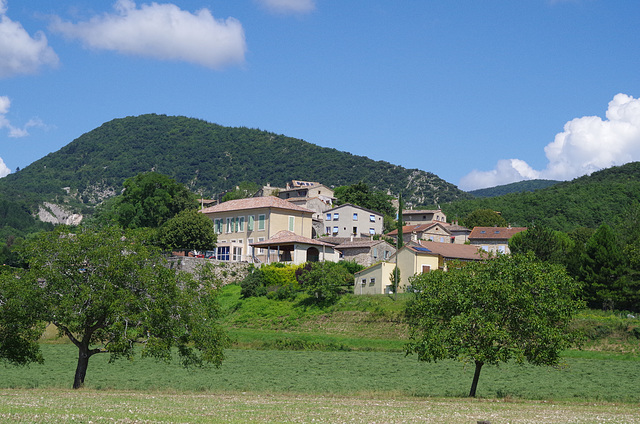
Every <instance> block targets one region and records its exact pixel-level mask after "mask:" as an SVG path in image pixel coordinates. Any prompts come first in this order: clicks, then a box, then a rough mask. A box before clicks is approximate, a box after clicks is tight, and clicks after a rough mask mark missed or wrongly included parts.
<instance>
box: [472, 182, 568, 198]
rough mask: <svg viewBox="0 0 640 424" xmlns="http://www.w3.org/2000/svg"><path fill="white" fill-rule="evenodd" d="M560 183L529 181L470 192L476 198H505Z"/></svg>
mask: <svg viewBox="0 0 640 424" xmlns="http://www.w3.org/2000/svg"><path fill="white" fill-rule="evenodd" d="M559 182H560V181H555V180H527V181H520V182H517V183H511V184H504V185H499V186H495V187H489V188H481V189H478V190H473V191H469V194H471V195H472V196H474V197H495V196H503V195H505V194H511V193H521V192H523V191H535V190H540V189H541V188H547V187H551V186H552V185H556V184H558V183H559Z"/></svg>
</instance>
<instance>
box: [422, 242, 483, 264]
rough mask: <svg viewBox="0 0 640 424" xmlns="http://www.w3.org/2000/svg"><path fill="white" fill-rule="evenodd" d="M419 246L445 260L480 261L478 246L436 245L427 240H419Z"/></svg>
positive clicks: (480, 255)
mask: <svg viewBox="0 0 640 424" xmlns="http://www.w3.org/2000/svg"><path fill="white" fill-rule="evenodd" d="M420 246H422V247H426V248H427V249H429V250H431V251H432V252H433V253H437V254H439V255H442V256H443V257H444V258H445V259H473V260H480V259H482V254H481V253H480V252H479V250H478V246H472V245H470V244H453V243H436V242H433V241H428V240H420Z"/></svg>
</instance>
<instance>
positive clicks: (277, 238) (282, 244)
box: [251, 230, 340, 265]
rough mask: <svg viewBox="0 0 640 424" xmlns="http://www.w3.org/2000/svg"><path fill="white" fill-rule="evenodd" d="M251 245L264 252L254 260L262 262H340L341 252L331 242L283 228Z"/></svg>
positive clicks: (298, 263) (295, 263)
mask: <svg viewBox="0 0 640 424" xmlns="http://www.w3.org/2000/svg"><path fill="white" fill-rule="evenodd" d="M251 247H252V248H253V249H254V251H255V250H256V249H259V250H260V251H261V252H262V253H263V254H262V255H261V256H260V258H261V259H260V258H258V257H257V256H256V257H254V260H255V261H257V262H261V263H273V262H281V263H288V264H293V265H300V264H303V263H305V262H324V261H331V262H338V261H339V260H340V252H339V251H338V250H336V249H335V248H334V246H333V245H331V244H329V243H325V242H322V241H320V240H317V239H310V238H307V237H303V236H300V235H297V234H294V233H293V232H291V231H287V230H282V231H279V232H278V233H276V234H275V235H274V236H273V237H270V238H269V239H267V240H264V241H258V242H254V243H251Z"/></svg>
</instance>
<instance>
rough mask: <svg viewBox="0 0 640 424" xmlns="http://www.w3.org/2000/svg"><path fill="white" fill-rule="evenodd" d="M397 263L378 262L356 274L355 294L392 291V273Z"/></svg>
mask: <svg viewBox="0 0 640 424" xmlns="http://www.w3.org/2000/svg"><path fill="white" fill-rule="evenodd" d="M395 267H396V265H395V264H394V263H391V262H378V263H377V264H375V265H372V266H370V267H368V268H365V269H363V270H362V271H358V272H356V273H355V275H354V280H355V283H354V287H353V293H354V294H389V293H392V292H393V291H392V288H391V286H392V281H391V274H392V273H393V270H394V269H395Z"/></svg>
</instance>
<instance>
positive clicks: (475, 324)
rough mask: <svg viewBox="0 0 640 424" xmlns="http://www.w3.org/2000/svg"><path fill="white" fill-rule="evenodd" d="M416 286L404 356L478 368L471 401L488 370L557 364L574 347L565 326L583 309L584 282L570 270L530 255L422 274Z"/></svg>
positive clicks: (412, 281)
mask: <svg viewBox="0 0 640 424" xmlns="http://www.w3.org/2000/svg"><path fill="white" fill-rule="evenodd" d="M411 284H412V286H413V287H414V288H415V289H416V291H415V294H414V295H413V298H412V299H411V300H410V301H409V302H408V304H407V310H406V316H407V320H408V323H409V328H410V342H409V343H408V344H407V346H406V352H407V353H408V354H409V353H416V354H417V355H418V360H420V361H429V362H431V361H438V360H443V359H448V358H450V359H457V360H461V361H465V362H473V363H474V364H475V373H474V376H473V381H472V384H471V390H470V392H469V396H472V397H473V396H475V395H476V389H477V386H478V379H479V377H480V371H481V369H482V366H483V365H484V364H498V363H500V362H507V361H509V360H511V359H514V360H515V361H517V362H519V363H522V362H524V361H527V362H529V363H532V364H534V365H551V366H555V365H558V363H559V359H560V352H561V351H562V350H563V349H565V348H566V347H568V346H569V345H570V343H571V341H572V337H571V335H570V334H569V333H568V331H567V326H568V325H569V323H570V321H571V317H572V314H573V313H574V311H575V310H576V309H577V308H579V307H580V306H581V305H582V302H580V301H578V300H576V297H577V295H578V292H579V289H580V287H579V284H578V283H577V282H576V281H575V280H573V279H572V278H570V277H569V276H568V275H567V274H566V271H565V270H564V268H563V267H562V266H560V265H556V264H550V263H544V262H539V261H537V260H536V259H535V258H534V257H533V255H532V254H528V255H500V256H498V257H497V258H495V259H490V260H488V261H486V262H476V263H468V264H466V265H461V266H459V267H455V268H452V269H449V271H447V272H443V271H439V270H438V271H434V272H430V273H425V274H419V275H417V276H415V277H413V278H412V279H411Z"/></svg>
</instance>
